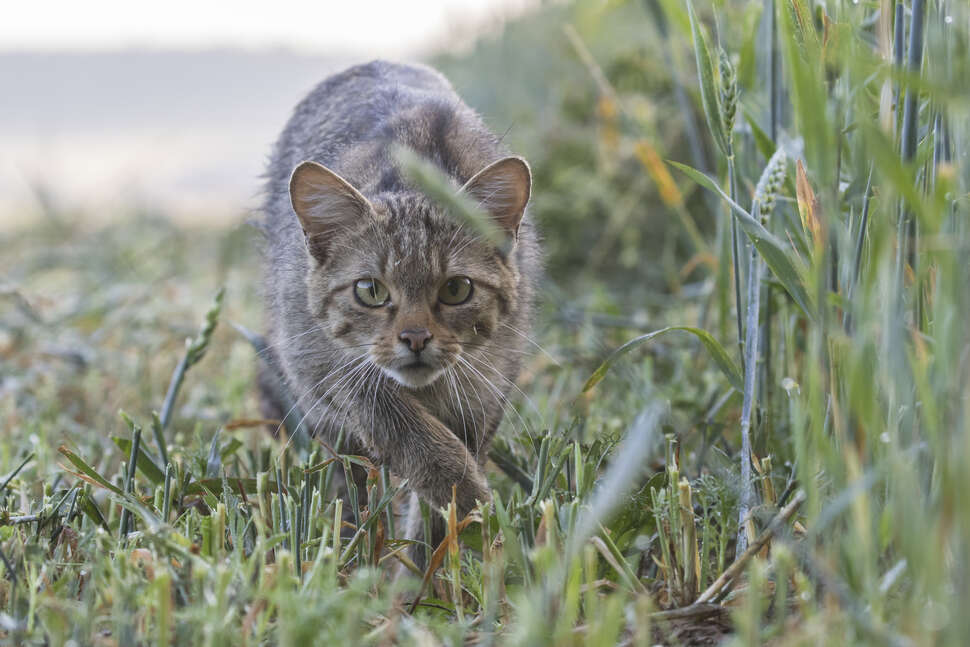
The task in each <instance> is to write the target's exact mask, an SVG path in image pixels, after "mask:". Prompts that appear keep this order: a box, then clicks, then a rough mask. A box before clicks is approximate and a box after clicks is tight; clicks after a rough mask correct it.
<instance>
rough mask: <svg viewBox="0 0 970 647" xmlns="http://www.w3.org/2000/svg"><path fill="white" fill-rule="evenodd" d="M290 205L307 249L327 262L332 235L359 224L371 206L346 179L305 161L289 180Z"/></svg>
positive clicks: (317, 257) (325, 168) (320, 259)
mask: <svg viewBox="0 0 970 647" xmlns="http://www.w3.org/2000/svg"><path fill="white" fill-rule="evenodd" d="M290 203H291V204H292V205H293V211H295V212H296V215H297V217H298V218H299V219H300V225H301V226H302V227H303V234H304V235H305V236H306V244H307V249H308V250H309V251H310V253H311V254H312V255H313V257H314V258H316V259H317V260H318V261H319V262H321V263H322V262H324V259H325V258H326V252H327V243H328V241H329V239H330V237H331V235H332V234H333V232H334V231H335V230H337V229H340V228H342V227H346V226H350V225H353V224H355V223H357V222H360V219H361V218H365V217H367V215H368V214H369V213H372V212H373V207H372V206H371V203H370V202H369V201H368V200H367V198H365V197H364V196H363V195H361V193H360V191H358V190H357V189H355V188H354V187H353V186H352V185H351V184H350V183H349V182H348V181H347V180H345V179H343V178H342V177H340V176H339V175H337V174H336V173H334V172H333V171H331V170H330V169H328V168H327V167H326V166H323V165H321V164H317V163H316V162H302V163H301V164H300V165H299V166H297V167H296V169H294V171H293V175H292V176H291V177H290Z"/></svg>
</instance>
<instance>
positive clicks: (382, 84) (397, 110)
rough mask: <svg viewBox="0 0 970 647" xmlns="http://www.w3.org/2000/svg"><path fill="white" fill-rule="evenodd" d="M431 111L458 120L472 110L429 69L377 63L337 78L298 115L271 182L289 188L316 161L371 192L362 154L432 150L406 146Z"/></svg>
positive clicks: (280, 147) (280, 144) (282, 141)
mask: <svg viewBox="0 0 970 647" xmlns="http://www.w3.org/2000/svg"><path fill="white" fill-rule="evenodd" d="M432 111H437V112H439V113H444V112H451V113H453V114H458V113H462V112H465V111H467V107H466V106H465V105H464V103H463V102H462V101H461V99H460V98H459V97H458V95H457V94H455V92H454V90H453V89H452V87H451V84H450V83H449V82H448V81H447V79H445V77H444V76H442V75H441V74H440V73H438V72H437V71H435V70H433V69H432V68H430V67H427V66H424V65H414V64H401V63H390V62H387V61H373V62H370V63H366V64H363V65H356V66H354V67H351V68H349V69H347V70H344V71H343V72H340V73H338V74H334V75H333V76H330V77H328V78H327V79H325V80H324V81H322V82H321V83H320V84H318V85H317V86H316V87H315V88H314V89H313V90H312V91H311V92H310V93H309V94H308V95H307V96H306V97H305V98H304V99H303V100H302V101H301V102H300V103H299V104H298V105H297V107H296V109H295V110H294V111H293V115H292V116H291V118H290V120H289V121H288V122H287V125H286V127H285V129H284V130H283V133H282V134H281V136H280V138H279V140H278V141H277V144H276V148H275V150H274V154H273V158H272V160H271V163H270V178H269V179H270V182H271V183H273V184H276V185H280V184H282V183H285V182H287V181H288V180H289V174H290V172H291V171H292V170H293V168H294V167H295V166H296V165H297V164H299V163H300V162H302V161H304V160H313V161H316V162H319V163H321V164H323V165H325V166H327V167H328V168H331V169H333V170H335V171H337V172H339V173H340V174H341V175H342V176H343V177H345V178H346V179H347V180H349V181H350V182H351V183H352V184H354V185H355V186H357V188H358V189H360V190H362V191H364V192H366V191H367V189H368V188H370V187H368V186H367V183H368V179H369V178H368V177H366V175H367V174H366V172H363V173H362V171H365V169H361V168H358V167H360V166H361V164H360V163H358V159H357V158H359V157H361V154H360V151H359V149H361V148H364V149H368V150H372V149H375V148H378V149H383V148H388V147H390V146H392V145H393V144H394V143H395V142H397V143H404V144H411V145H412V147H413V148H418V149H422V148H427V146H423V145H421V144H422V143H424V142H408V141H406V140H407V139H408V138H409V137H411V138H413V136H414V135H415V134H417V132H416V131H418V130H420V129H421V124H420V123H419V122H420V119H419V117H418V115H420V114H421V113H422V112H425V113H427V112H432ZM415 143H417V144H418V145H417V146H414V144H415ZM419 152H425V153H427V152H429V151H419ZM370 162H371V163H372V164H373V163H374V162H378V163H379V162H380V160H370Z"/></svg>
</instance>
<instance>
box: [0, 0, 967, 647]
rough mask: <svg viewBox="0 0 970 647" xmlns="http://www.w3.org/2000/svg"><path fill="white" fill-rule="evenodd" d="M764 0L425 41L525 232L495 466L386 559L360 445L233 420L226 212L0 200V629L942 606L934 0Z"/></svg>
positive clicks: (246, 351)
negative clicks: (168, 213)
mask: <svg viewBox="0 0 970 647" xmlns="http://www.w3.org/2000/svg"><path fill="white" fill-rule="evenodd" d="M768 6H771V4H770V3H768ZM775 6H776V11H775V13H774V18H775V19H776V20H775V24H774V25H772V21H771V20H767V18H768V16H766V15H765V14H764V9H763V3H762V2H727V3H718V4H717V5H716V13H715V11H714V9H713V8H712V7H711V6H709V5H707V4H706V3H701V2H697V3H696V5H695V6H694V7H693V9H694V10H695V12H696V13H694V12H689V11H688V5H686V4H681V3H679V2H677V1H676V0H658V2H646V3H644V4H642V5H641V4H632V3H607V4H605V5H600V4H597V5H579V6H575V7H554V8H549V9H546V10H544V11H543V12H541V13H540V14H539V15H538V16H535V17H530V18H525V19H523V20H522V21H521V22H520V23H516V24H513V25H511V26H510V27H509V28H508V29H507V30H506V31H505V32H504V34H503V35H502V36H501V37H496V38H495V39H493V40H491V41H488V42H483V43H481V44H479V45H478V46H477V47H476V49H475V50H474V51H473V52H471V53H470V54H468V55H465V56H464V57H463V58H460V59H455V58H451V59H447V60H445V59H442V60H440V61H439V64H440V65H441V66H442V67H443V68H444V69H445V70H446V71H447V72H448V74H449V75H451V76H452V77H453V78H455V80H456V85H457V86H458V88H459V89H460V90H461V91H462V92H463V93H464V94H466V96H468V97H469V100H470V101H472V103H473V104H475V105H477V106H478V107H479V108H481V109H482V110H484V111H486V114H487V116H488V117H489V118H490V120H491V121H494V122H503V120H507V121H505V122H504V123H508V121H517V122H518V125H517V126H516V128H515V129H513V130H512V131H510V133H509V141H510V142H511V143H512V145H513V147H514V148H515V149H516V150H517V151H518V152H521V153H522V154H524V155H525V156H526V157H527V158H528V159H529V160H530V163H531V164H532V166H533V168H534V170H535V176H536V201H535V205H534V208H533V212H532V213H533V215H534V216H535V217H536V218H537V219H538V220H539V222H540V224H541V225H542V227H543V229H544V232H545V238H546V245H547V248H548V253H549V266H548V267H549V269H548V275H547V278H546V280H545V284H544V285H545V289H544V290H543V296H544V304H543V309H542V313H541V317H540V321H539V324H538V326H537V329H536V331H535V333H534V338H535V341H536V342H537V344H538V345H540V346H541V349H538V348H537V349H536V350H535V353H534V356H533V357H532V359H531V360H530V361H529V363H528V365H527V367H526V370H525V371H524V374H523V376H522V378H521V379H520V386H521V392H518V391H516V392H515V393H514V396H513V406H511V407H510V410H509V412H508V414H507V416H506V420H505V422H504V423H503V426H502V429H501V430H500V433H499V437H498V439H497V441H496V443H495V448H494V451H493V454H492V458H493V464H492V465H491V467H490V470H489V480H490V484H491V485H492V487H493V489H494V493H495V501H494V505H493V506H492V507H483V508H482V509H481V510H480V511H479V514H478V515H474V516H472V517H470V518H469V519H466V520H460V519H455V518H451V519H450V520H449V524H450V525H449V527H450V528H451V529H452V532H451V533H450V535H449V539H448V540H447V541H446V542H445V544H443V545H442V546H440V547H434V546H429V547H426V549H427V551H428V553H429V555H431V554H432V553H434V556H433V558H432V560H431V562H432V565H433V566H434V568H433V569H431V570H430V571H429V572H428V573H425V574H420V575H418V574H415V575H414V576H413V577H406V578H402V579H398V580H395V579H394V578H393V577H392V576H391V573H392V571H393V570H395V569H396V568H397V560H396V558H395V556H394V555H395V554H397V553H399V552H400V549H402V548H403V547H404V544H403V543H402V542H401V541H400V538H399V530H400V526H401V524H400V519H398V518H396V516H395V515H394V512H393V505H392V504H391V501H392V499H393V497H394V495H395V493H396V490H397V484H396V482H395V480H394V479H393V477H392V476H391V475H389V474H387V473H386V472H385V471H383V470H381V469H377V468H375V469H372V470H370V477H369V479H368V483H367V487H368V490H369V492H368V494H369V496H368V500H369V501H370V502H371V505H370V507H369V508H363V509H360V508H358V506H356V505H355V501H356V500H357V499H358V496H359V494H360V493H357V492H354V491H351V492H350V493H349V495H348V497H347V500H346V501H343V500H337V499H334V498H333V496H332V488H330V487H329V486H330V484H331V482H332V480H333V479H334V478H335V477H336V476H337V475H338V473H339V472H340V471H342V470H345V469H349V466H350V463H351V461H357V462H359V463H363V464H366V462H365V461H363V459H360V458H357V457H339V459H336V460H332V459H331V458H332V457H331V456H330V454H329V452H328V451H327V450H326V449H325V448H323V447H321V446H318V445H317V444H315V443H300V442H294V443H290V444H284V443H282V442H279V441H275V440H273V439H271V438H270V437H269V436H268V435H267V434H266V433H265V432H264V431H263V428H262V426H261V425H260V424H259V423H258V421H257V420H256V419H257V418H258V406H257V403H256V401H255V390H254V381H255V375H254V373H255V354H254V350H253V347H252V346H251V344H250V342H249V341H248V340H247V339H246V338H245V337H244V336H243V335H242V334H241V333H240V332H238V331H237V330H236V329H234V328H233V326H231V325H229V324H238V325H241V326H244V327H245V328H248V329H251V330H258V329H259V328H260V321H261V314H260V302H259V296H258V284H259V271H258V266H259V259H258V253H257V251H256V245H255V244H254V239H253V234H252V232H251V231H249V230H248V229H247V228H246V227H241V228H239V229H236V230H231V231H211V230H201V229H191V230H190V229H179V228H176V227H175V226H173V225H172V224H170V223H169V222H168V221H167V220H166V219H164V218H160V217H156V216H152V215H149V214H140V213H132V214H119V222H118V224H115V225H112V226H109V227H106V228H103V229H97V230H92V229H90V228H86V227H85V226H84V224H83V218H76V217H73V216H71V215H69V214H58V213H48V214H46V216H45V217H44V218H43V219H42V220H39V221H38V222H37V223H36V224H34V225H32V226H30V227H28V228H24V229H21V230H18V231H15V232H11V233H8V234H6V235H5V236H4V238H2V239H0V257H2V258H3V268H2V280H3V283H2V285H0V475H9V478H7V477H6V476H2V478H0V552H2V555H0V558H2V559H0V564H2V565H0V572H2V579H0V641H2V642H5V643H10V644H56V645H61V644H67V643H68V641H70V640H72V641H74V643H76V644H79V645H80V644H99V645H101V644H103V645H118V644H120V645H127V644H151V643H155V644H206V645H209V644H212V645H220V644H225V645H241V644H284V645H297V644H308V643H321V644H327V643H329V642H331V641H334V642H335V641H341V643H343V642H348V643H351V644H422V645H423V644H454V645H457V644H467V643H473V644H503V645H504V644H510V645H536V644H555V645H569V644H589V645H613V644H618V643H622V644H636V645H650V644H654V643H655V642H658V641H663V642H669V643H673V644H692V643H693V642H696V641H700V640H702V639H703V638H704V637H705V636H706V637H708V638H709V637H710V636H712V635H721V634H722V633H725V632H727V633H726V638H725V639H726V640H728V641H730V642H731V643H732V644H762V643H764V642H772V643H774V644H786V645H787V644H880V645H881V644H915V645H923V644H926V645H930V644H933V645H936V644H942V645H962V644H965V643H966V641H967V640H968V639H970V617H968V616H967V614H966V613H965V609H964V607H965V606H966V602H965V601H966V600H967V599H968V596H970V590H968V589H970V564H968V562H967V560H966V559H965V556H966V555H967V554H968V552H970V507H968V506H967V505H966V504H965V502H964V498H965V493H966V492H968V491H970V469H968V463H970V419H968V411H967V405H968V402H970V391H968V385H970V359H968V358H970V326H968V325H967V321H970V289H968V287H967V277H968V276H970V227H968V225H967V223H968V217H970V208H968V187H970V166H968V165H967V164H966V155H967V148H968V144H970V133H968V131H967V124H968V123H970V122H968V118H970V100H968V96H967V94H966V88H967V87H970V79H968V77H970V54H968V37H970V29H968V25H970V22H968V21H970V14H968V11H967V8H966V6H965V5H962V4H960V3H956V2H947V3H945V4H944V3H938V2H932V3H923V2H921V1H919V0H917V1H916V2H913V3H912V5H908V4H907V5H906V7H905V11H902V12H900V15H903V16H904V19H905V25H904V27H905V28H904V29H903V30H902V31H901V32H900V37H899V38H894V36H893V33H894V32H893V28H892V25H891V23H888V22H880V20H881V19H880V18H879V14H878V10H879V8H880V6H881V3H877V2H873V1H870V0H860V2H859V3H850V2H835V3H832V2H829V3H827V4H825V5H822V4H816V3H813V2H811V1H810V0H779V1H778V2H777V3H776V5H775ZM884 6H885V7H887V8H888V7H890V5H889V4H885V5H884ZM923 12H925V14H923ZM921 15H923V16H924V17H925V27H924V29H925V39H923V40H922V46H923V51H922V52H920V51H919V50H920V44H921V43H920V39H919V38H915V39H914V38H912V34H911V30H910V28H911V25H912V24H914V17H915V18H919V17H920V16H921ZM884 17H885V18H891V16H889V15H888V13H887V14H884ZM946 17H949V18H950V20H949V21H947V20H945V18H946ZM567 24H568V25H572V27H570V28H566V29H565V30H564V29H563V26H564V25H567ZM759 24H760V25H761V28H760V29H761V30H760V31H758V30H757V26H758V25H759ZM899 43H902V47H903V51H902V52H900V55H899V57H898V60H899V61H901V64H899V65H894V63H893V60H894V56H893V55H894V47H898V46H899ZM722 50H723V54H722V53H721V52H722ZM917 54H922V55H921V56H917ZM509 61H522V63H521V65H520V66H510V65H509V64H508V63H509ZM658 61H659V62H661V63H658ZM772 61H774V65H773V64H772ZM772 70H774V71H772ZM476 79H477V83H478V90H477V91H475V89H474V86H475V80H476ZM537 79H539V80H540V81H541V82H543V83H545V86H543V87H545V88H546V91H543V92H539V91H537V85H536V84H537V83H539V81H537ZM735 83H736V85H735ZM488 87H492V88H507V90H508V91H507V92H504V93H495V92H484V91H482V88H488ZM466 90H467V91H466ZM678 96H679V97H681V99H685V100H686V101H687V102H688V103H689V104H690V105H691V106H692V109H691V111H690V112H689V113H685V112H684V110H683V109H682V104H680V103H678V99H677V97H678ZM496 97H501V98H496ZM894 97H899V99H898V101H894V100H893V99H894ZM772 106H774V107H772ZM492 125H493V126H495V128H496V130H499V131H500V130H501V128H500V127H499V126H498V125H497V123H493V124H492ZM698 144H699V145H698ZM779 148H781V149H783V150H784V155H781V154H776V151H777V150H778V149H779ZM665 159H666V160H670V161H671V162H676V163H671V164H666V163H665V162H664V160H665ZM769 160H773V161H770V162H769ZM766 169H767V171H766ZM732 202H733V205H731V203H732ZM221 290H224V292H220V291H221ZM217 294H221V296H220V297H218V298H217V296H216V295H217ZM738 301H740V303H737V302H738ZM207 313H208V314H207ZM213 324H215V325H214V327H213ZM200 326H202V328H201V329H200ZM653 333H657V334H653ZM186 340H189V341H188V342H187V341H186ZM180 366H181V368H179V367H180ZM183 369H184V372H183V373H182V378H183V379H181V381H180V382H179V380H178V379H176V380H175V381H174V382H173V380H172V377H173V374H174V375H177V374H179V372H180V371H182V370H183ZM176 383H177V384H176ZM172 384H175V390H172V386H171V385H172ZM167 393H171V395H172V398H171V402H172V405H171V406H169V407H166V405H165V404H164V403H165V401H166V394H167ZM119 411H124V412H125V413H124V415H119ZM154 411H157V412H158V413H159V414H160V415H159V416H158V419H157V420H155V419H153V412H154ZM169 414H170V415H169ZM160 441H161V444H160ZM162 444H163V445H164V448H163V447H162ZM749 456H750V459H749V458H748V457H749ZM133 458H134V463H135V466H134V467H135V468H134V469H133V468H132V467H131V463H132V459H133ZM166 460H167V461H168V463H169V466H168V467H166ZM499 466H501V467H499ZM749 474H750V476H748V475H749ZM348 508H350V509H351V510H353V511H354V523H353V524H351V525H352V526H353V527H346V526H345V527H344V530H343V532H342V533H341V532H340V531H339V530H338V529H337V527H336V526H335V520H339V519H341V516H342V510H344V509H348ZM439 513H440V512H439V511H432V510H428V511H427V514H429V515H430V514H439Z"/></svg>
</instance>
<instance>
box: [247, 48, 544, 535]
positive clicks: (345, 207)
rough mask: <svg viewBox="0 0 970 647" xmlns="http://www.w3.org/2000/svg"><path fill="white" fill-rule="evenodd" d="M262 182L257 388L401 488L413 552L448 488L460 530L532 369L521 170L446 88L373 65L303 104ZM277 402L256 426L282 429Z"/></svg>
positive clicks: (528, 232)
mask: <svg viewBox="0 0 970 647" xmlns="http://www.w3.org/2000/svg"><path fill="white" fill-rule="evenodd" d="M397 147H408V148H410V149H412V150H413V151H415V152H416V153H418V154H420V155H421V156H423V157H424V158H426V159H428V160H430V161H431V162H433V163H434V164H435V165H436V166H437V167H438V168H439V169H440V170H442V171H443V172H444V173H445V174H447V176H448V177H449V178H451V179H452V181H453V182H454V187H455V191H461V192H463V193H464V194H465V195H466V196H468V197H470V198H471V199H472V200H473V201H475V202H476V203H477V204H478V205H479V206H480V207H481V208H482V209H483V210H484V212H485V213H487V214H488V216H490V217H491V218H492V219H493V222H494V224H495V225H497V226H498V228H499V230H500V231H501V232H502V235H503V236H504V237H505V239H506V244H505V245H495V244H493V243H489V242H488V241H487V240H486V239H484V238H483V237H481V236H479V235H477V234H476V232H475V231H474V230H472V229H470V228H469V227H468V226H467V225H464V226H463V225H462V224H461V222H460V221H459V220H457V219H456V218H455V217H454V216H452V215H450V214H449V213H447V212H446V211H445V210H444V209H443V208H442V207H440V206H439V205H438V204H436V203H435V202H433V201H432V200H430V199H429V198H428V197H426V196H425V195H424V194H422V193H421V192H419V191H417V190H416V189H415V187H413V186H412V185H411V184H409V183H408V181H407V180H406V178H405V176H404V174H403V173H402V171H401V170H400V168H399V166H398V164H397V162H396V161H395V160H396V159H397V158H396V157H395V154H394V152H395V150H396V148H397ZM267 175H268V178H267V183H266V197H265V202H264V205H263V216H264V222H263V229H264V231H265V236H266V246H265V279H264V298H265V312H266V323H267V328H268V332H267V341H268V343H269V346H270V348H271V349H272V351H273V353H274V361H273V362H269V363H265V364H264V365H263V367H262V369H261V370H262V371H263V374H262V375H261V376H260V381H261V383H262V384H264V385H265V384H267V383H271V382H272V381H273V380H281V381H282V382H283V383H284V385H285V386H286V387H287V388H288V390H289V392H290V393H291V394H292V395H293V396H294V398H295V399H296V400H297V404H298V405H299V406H300V407H302V409H303V411H304V412H305V421H304V422H305V424H306V425H307V427H308V428H309V429H311V430H313V432H314V433H316V434H319V435H321V436H322V437H323V438H325V439H327V440H328V442H335V441H336V439H337V438H341V439H343V446H342V451H343V452H345V453H358V454H364V455H366V456H368V457H370V459H371V460H372V461H374V462H375V463H376V464H378V465H387V466H388V467H389V469H390V471H391V472H392V473H393V474H394V475H396V476H398V477H400V478H403V479H407V483H408V487H409V488H410V489H411V491H412V495H411V502H410V506H409V507H410V511H409V519H408V530H407V532H408V535H409V536H411V537H416V536H418V535H419V533H418V528H419V527H420V525H421V524H420V523H419V521H420V518H419V515H418V512H417V509H418V503H417V500H418V498H420V499H423V500H424V501H426V502H427V503H429V504H430V505H431V506H433V507H434V508H441V507H443V506H445V505H447V504H448V502H450V501H451V499H452V487H453V486H454V487H455V488H456V503H457V507H458V514H459V515H464V514H466V513H467V512H469V511H470V510H471V509H472V508H473V507H474V506H475V505H476V501H481V502H487V501H489V500H490V499H491V497H490V494H489V489H488V484H487V482H486V479H485V474H484V470H483V468H484V464H485V461H486V457H487V450H488V445H489V442H490V440H491V438H492V436H493V434H494V433H495V430H496V428H497V426H498V424H499V422H500V421H501V418H502V415H503V411H504V407H505V405H506V403H507V397H508V392H509V390H510V389H512V388H513V381H514V380H515V378H516V377H517V375H518V372H519V369H520V364H521V361H522V358H523V356H524V355H525V345H526V343H527V335H528V331H529V327H530V322H531V316H532V309H533V295H534V290H535V281H536V277H537V275H538V273H539V271H540V268H539V244H538V240H537V234H536V231H535V229H534V227H533V225H532V223H530V221H529V218H528V217H527V215H526V212H525V208H526V204H527V202H528V200H529V197H530V194H531V184H532V178H531V173H530V170H529V166H528V164H527V163H526V162H525V161H524V160H523V159H521V158H519V157H514V156H510V155H509V153H508V151H507V150H506V149H505V148H504V146H503V145H502V143H501V141H500V140H499V139H498V138H497V137H495V136H494V135H493V134H492V133H491V132H490V131H489V130H488V128H486V127H485V125H484V124H483V123H482V120H481V118H480V117H479V116H478V115H477V114H476V113H475V112H474V111H472V110H471V109H470V108H469V107H468V106H467V105H465V103H463V102H462V100H461V99H460V98H459V97H458V95H457V94H456V93H455V91H454V90H453V89H452V87H451V85H450V84H449V82H448V81H447V80H446V79H445V78H444V77H443V76H442V75H441V74H439V73H438V72H436V71H434V70H432V69H431V68H429V67H424V66H417V65H401V64H392V63H387V62H381V61H377V62H372V63H369V64H366V65H360V66H357V67H352V68H350V69H348V70H346V71H344V72H341V73H339V74H336V75H334V76H331V77H329V78H327V79H326V80H324V81H323V82H322V83H321V84H320V85H318V86H317V87H316V88H315V89H314V90H312V91H311V92H310V94H309V95H308V96H307V97H306V98H305V99H304V100H303V101H302V102H301V103H300V104H299V105H298V106H297V107H296V109H295V111H294V113H293V115H292V117H291V118H290V120H289V122H288V123H287V125H286V127H285V128H284V130H283V133H282V134H281V135H280V138H279V140H278V141H277V143H276V145H275V148H274V151H273V154H272V157H271V159H270V163H269V168H268V174H267ZM267 373H269V374H267ZM271 391H272V390H270V389H264V414H266V415H267V417H273V418H278V419H281V418H282V417H283V416H284V415H285V414H286V411H285V410H283V407H282V406H281V405H280V403H279V402H277V401H274V400H273V398H272V393H271ZM434 516H435V517H437V515H434ZM435 525H436V527H437V530H435V531H434V534H439V535H440V521H436V522H435ZM426 539H427V540H428V541H434V540H435V538H433V537H430V538H426Z"/></svg>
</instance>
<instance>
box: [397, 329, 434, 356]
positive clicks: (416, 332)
mask: <svg viewBox="0 0 970 647" xmlns="http://www.w3.org/2000/svg"><path fill="white" fill-rule="evenodd" d="M398 339H400V340H401V341H403V342H404V343H405V344H407V345H408V346H409V347H410V348H411V350H413V351H414V352H415V353H420V352H421V351H422V350H424V347H425V346H426V345H427V344H428V340H429V339H431V331H430V330H428V329H427V328H406V329H404V330H402V331H401V334H400V335H398Z"/></svg>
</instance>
